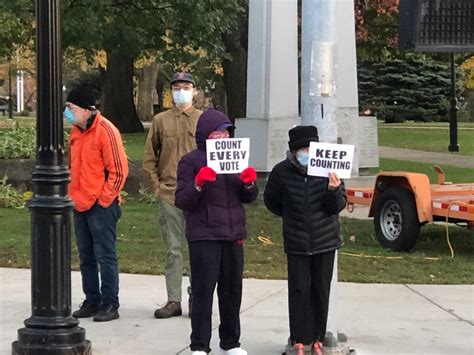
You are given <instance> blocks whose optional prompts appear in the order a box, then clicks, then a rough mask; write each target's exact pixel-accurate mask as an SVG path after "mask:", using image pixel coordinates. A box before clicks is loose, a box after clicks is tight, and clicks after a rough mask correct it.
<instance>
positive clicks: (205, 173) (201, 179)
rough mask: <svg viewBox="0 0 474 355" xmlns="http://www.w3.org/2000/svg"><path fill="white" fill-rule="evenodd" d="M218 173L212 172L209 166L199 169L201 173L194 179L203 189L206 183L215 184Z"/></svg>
mask: <svg viewBox="0 0 474 355" xmlns="http://www.w3.org/2000/svg"><path fill="white" fill-rule="evenodd" d="M216 176H217V174H216V172H215V171H214V170H212V169H211V168H210V167H208V166H204V167H202V168H201V169H199V172H198V173H197V175H196V177H195V178H194V183H195V184H196V186H198V187H202V186H203V185H204V183H206V182H208V181H209V182H214V181H216Z"/></svg>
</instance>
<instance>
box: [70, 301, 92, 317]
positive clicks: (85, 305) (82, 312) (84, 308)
mask: <svg viewBox="0 0 474 355" xmlns="http://www.w3.org/2000/svg"><path fill="white" fill-rule="evenodd" d="M98 311H99V305H98V304H96V303H89V302H87V301H84V302H82V303H81V305H80V306H79V309H78V310H77V311H75V312H73V313H72V316H73V317H74V318H89V317H92V316H93V315H95V314H96V313H97V312H98Z"/></svg>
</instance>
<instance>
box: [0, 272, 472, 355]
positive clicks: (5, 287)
mask: <svg viewBox="0 0 474 355" xmlns="http://www.w3.org/2000/svg"><path fill="white" fill-rule="evenodd" d="M120 277H121V278H120V286H121V290H120V295H121V308H120V315H121V317H120V319H118V320H116V321H112V322H110V323H94V322H92V321H91V320H89V319H86V320H81V323H80V325H81V326H82V327H84V328H85V329H86V335H87V338H88V339H89V340H91V342H92V349H93V354H94V355H152V354H153V355H165V354H166V355H169V354H190V352H189V349H188V348H187V346H188V343H189V333H190V321H189V318H188V317H187V316H182V317H176V318H172V319H167V320H158V319H154V318H153V311H154V309H155V307H157V302H162V301H163V300H164V299H165V283H164V277H162V276H144V275H129V274H122V275H121V276H120ZM0 280H1V294H0V312H1V313H0V322H1V325H0V333H1V335H0V354H10V353H11V350H10V349H11V342H12V341H14V340H16V339H17V334H16V331H17V329H18V328H21V327H23V320H24V319H26V318H28V317H29V316H30V315H31V313H30V312H31V311H30V291H29V290H30V271H29V270H21V269H5V268H0ZM183 286H186V285H183ZM184 291H185V288H184V287H183V292H184ZM337 294H338V304H337V307H336V308H337V313H338V315H339V316H338V329H339V330H340V331H343V332H344V333H345V334H346V335H347V336H348V337H349V341H348V345H349V346H350V347H351V348H354V349H356V352H357V354H358V355H363V354H366V355H383V354H387V355H390V354H423V355H424V354H443V355H445V354H457V355H464V354H465V355H468V354H472V353H473V350H474V332H473V330H474V328H473V321H474V308H473V301H474V287H473V286H472V285H464V286H433V285H380V284H353V283H340V284H339V287H338V289H337ZM81 299H82V292H81V289H80V275H79V274H78V273H77V272H73V273H72V303H73V307H76V306H77V305H78V304H79V303H80V302H81ZM213 321H214V323H213V324H214V327H216V326H217V325H218V316H217V310H216V309H214V320H213ZM241 321H242V346H243V347H244V348H246V349H247V350H248V352H249V355H276V354H281V351H282V349H283V348H284V344H285V342H286V340H287V337H288V314H287V290H286V282H285V281H280V280H273V281H263V280H254V279H246V280H244V296H243V305H242V314H241ZM212 336H213V338H212V347H213V349H214V351H213V352H212V353H213V354H214V353H216V351H215V350H216V349H217V338H218V332H217V329H216V328H214V331H213V335H212Z"/></svg>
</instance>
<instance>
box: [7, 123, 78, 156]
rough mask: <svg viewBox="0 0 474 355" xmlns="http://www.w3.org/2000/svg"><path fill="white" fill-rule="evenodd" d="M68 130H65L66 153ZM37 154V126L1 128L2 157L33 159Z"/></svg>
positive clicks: (16, 124)
mask: <svg viewBox="0 0 474 355" xmlns="http://www.w3.org/2000/svg"><path fill="white" fill-rule="evenodd" d="M68 135H69V134H68V132H66V131H64V143H65V148H64V150H65V154H66V151H67V149H68V147H67V139H68ZM35 154H36V128H34V127H19V125H18V123H15V125H14V126H13V127H10V128H5V129H0V159H32V158H34V157H35Z"/></svg>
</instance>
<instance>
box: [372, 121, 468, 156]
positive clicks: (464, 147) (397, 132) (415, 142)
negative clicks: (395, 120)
mask: <svg viewBox="0 0 474 355" xmlns="http://www.w3.org/2000/svg"><path fill="white" fill-rule="evenodd" d="M436 127H441V128H436ZM462 127H464V126H462ZM462 127H458V144H459V146H460V151H459V153H456V154H462V155H472V156H474V127H471V126H469V127H466V128H462ZM378 133H379V136H378V138H379V145H381V146H387V147H395V148H407V149H415V150H424V151H429V152H441V153H447V152H448V145H449V126H447V125H444V126H434V125H430V126H426V127H425V126H423V124H418V125H417V126H415V127H412V126H411V125H400V124H397V125H394V126H391V125H379V127H378Z"/></svg>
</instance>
